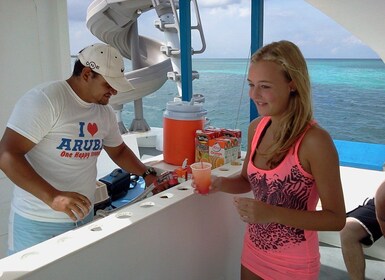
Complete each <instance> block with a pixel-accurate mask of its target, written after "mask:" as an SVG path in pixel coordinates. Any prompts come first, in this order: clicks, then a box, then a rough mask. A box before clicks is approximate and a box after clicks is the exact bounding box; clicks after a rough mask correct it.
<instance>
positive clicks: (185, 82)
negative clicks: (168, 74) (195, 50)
mask: <svg viewBox="0 0 385 280" xmlns="http://www.w3.org/2000/svg"><path fill="white" fill-rule="evenodd" d="M179 17H180V58H181V80H182V100H183V101H190V100H191V97H192V58H191V56H192V52H191V1H190V0H183V1H179Z"/></svg>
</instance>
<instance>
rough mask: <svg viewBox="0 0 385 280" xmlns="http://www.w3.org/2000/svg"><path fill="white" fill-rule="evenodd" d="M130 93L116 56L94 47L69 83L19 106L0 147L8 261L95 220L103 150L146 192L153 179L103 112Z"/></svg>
mask: <svg viewBox="0 0 385 280" xmlns="http://www.w3.org/2000/svg"><path fill="white" fill-rule="evenodd" d="M132 89H133V87H132V85H131V84H130V83H129V82H128V81H127V80H126V79H125V77H124V63H123V58H122V56H121V55H120V53H119V52H118V51H117V50H116V49H114V48H113V47H111V46H109V45H106V44H94V45H91V46H89V47H86V48H85V49H83V50H82V51H80V53H79V55H78V60H77V61H76V62H75V65H74V70H73V74H72V76H71V77H70V78H69V79H67V80H66V81H54V82H49V83H46V84H43V85H39V86H37V87H36V88H34V89H32V90H30V91H29V92H27V93H26V94H25V95H24V96H23V97H22V98H21V99H20V100H19V101H18V102H17V104H16V106H15V108H14V110H13V112H12V114H11V116H10V119H9V121H8V124H7V128H6V130H5V132H4V135H3V138H2V139H1V142H0V168H1V170H3V172H4V173H5V174H6V175H7V176H8V177H9V179H11V180H12V181H13V182H14V183H15V185H16V186H15V190H14V195H13V199H12V204H11V211H10V219H9V241H8V254H12V253H15V252H18V251H20V250H23V249H25V248H28V247H30V246H32V245H34V244H37V243H39V242H41V241H44V240H47V239H49V238H51V237H53V236H56V235H59V234H61V233H63V232H65V231H68V230H70V229H73V228H74V227H76V226H78V225H79V224H84V223H86V222H89V221H91V220H92V218H93V203H94V193H95V189H96V185H95V184H96V183H95V182H96V176H97V170H96V161H97V157H98V156H99V154H100V152H101V150H102V149H103V148H104V149H105V150H106V152H107V154H108V155H109V156H110V157H111V159H112V160H113V161H114V162H115V163H116V164H118V165H119V166H120V167H121V168H123V169H125V170H127V171H128V172H131V173H134V174H138V175H142V176H143V177H145V180H146V185H149V184H150V183H151V182H152V181H153V180H154V179H155V178H156V177H155V176H156V172H154V170H153V169H147V167H146V166H145V165H144V164H143V163H142V162H141V161H140V160H139V159H138V158H137V157H136V156H135V154H134V153H133V152H132V151H131V150H130V148H128V147H127V146H126V144H124V142H123V139H122V137H121V135H120V132H119V129H118V125H117V122H116V118H115V114H114V112H113V110H112V108H111V107H110V106H106V105H107V104H108V102H109V99H110V97H111V96H112V95H115V94H117V92H127V91H130V90H132ZM147 175H148V176H147Z"/></svg>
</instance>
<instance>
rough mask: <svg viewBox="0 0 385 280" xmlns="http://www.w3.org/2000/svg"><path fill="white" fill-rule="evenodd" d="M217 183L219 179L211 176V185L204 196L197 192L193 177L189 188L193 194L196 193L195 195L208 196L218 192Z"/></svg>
mask: <svg viewBox="0 0 385 280" xmlns="http://www.w3.org/2000/svg"><path fill="white" fill-rule="evenodd" d="M219 181H220V177H217V176H215V175H211V185H210V187H209V192H208V193H206V194H201V193H200V192H199V191H198V190H197V187H196V184H195V180H194V176H192V178H191V187H193V189H194V192H195V193H197V194H200V195H208V194H211V193H215V192H218V191H219V186H220V184H219Z"/></svg>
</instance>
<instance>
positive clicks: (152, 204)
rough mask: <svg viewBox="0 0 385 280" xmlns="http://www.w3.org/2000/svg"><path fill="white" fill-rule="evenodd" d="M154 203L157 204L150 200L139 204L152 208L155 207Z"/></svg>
mask: <svg viewBox="0 0 385 280" xmlns="http://www.w3.org/2000/svg"><path fill="white" fill-rule="evenodd" d="M154 205H155V203H154V202H152V201H148V202H143V203H141V204H140V205H139V206H140V207H142V208H150V207H153V206H154Z"/></svg>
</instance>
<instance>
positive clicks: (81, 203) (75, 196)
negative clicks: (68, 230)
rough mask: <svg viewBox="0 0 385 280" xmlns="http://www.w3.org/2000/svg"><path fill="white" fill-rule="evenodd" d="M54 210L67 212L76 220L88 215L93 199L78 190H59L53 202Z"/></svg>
mask: <svg viewBox="0 0 385 280" xmlns="http://www.w3.org/2000/svg"><path fill="white" fill-rule="evenodd" d="M49 206H50V207H51V208H52V209H53V210H55V211H60V212H64V213H66V214H67V215H68V216H69V217H70V218H71V219H72V220H73V221H74V222H76V221H78V220H81V219H83V218H85V217H86V215H88V213H89V212H90V209H91V207H92V204H91V201H90V200H89V199H88V198H87V197H86V196H84V195H82V194H79V193H76V192H64V191H58V193H57V194H55V195H54V197H53V199H52V202H51V204H50V205H49Z"/></svg>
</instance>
